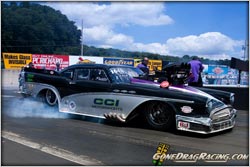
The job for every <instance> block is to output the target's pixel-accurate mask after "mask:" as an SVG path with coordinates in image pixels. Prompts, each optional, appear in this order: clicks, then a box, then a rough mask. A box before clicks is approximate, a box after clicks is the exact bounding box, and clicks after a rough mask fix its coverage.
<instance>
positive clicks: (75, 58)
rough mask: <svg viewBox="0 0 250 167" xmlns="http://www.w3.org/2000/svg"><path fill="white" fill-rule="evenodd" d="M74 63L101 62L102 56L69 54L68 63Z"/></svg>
mask: <svg viewBox="0 0 250 167" xmlns="http://www.w3.org/2000/svg"><path fill="white" fill-rule="evenodd" d="M74 64H103V57H97V56H74V55H70V56H69V65H74Z"/></svg>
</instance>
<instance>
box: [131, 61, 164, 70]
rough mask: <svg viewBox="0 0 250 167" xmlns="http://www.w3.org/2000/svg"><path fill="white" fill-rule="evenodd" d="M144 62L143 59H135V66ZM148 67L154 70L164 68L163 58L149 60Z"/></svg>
mask: <svg viewBox="0 0 250 167" xmlns="http://www.w3.org/2000/svg"><path fill="white" fill-rule="evenodd" d="M141 62H142V59H134V67H137V66H138V64H140V63H141ZM148 68H149V71H154V70H156V69H157V70H162V60H152V59H149V60H148Z"/></svg>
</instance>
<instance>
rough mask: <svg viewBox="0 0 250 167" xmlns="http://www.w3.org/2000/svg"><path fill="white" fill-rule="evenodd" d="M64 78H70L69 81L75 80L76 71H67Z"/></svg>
mask: <svg viewBox="0 0 250 167" xmlns="http://www.w3.org/2000/svg"><path fill="white" fill-rule="evenodd" d="M62 76H64V77H66V78H68V79H71V80H72V79H73V77H74V70H72V69H70V70H66V71H64V72H63V73H62Z"/></svg>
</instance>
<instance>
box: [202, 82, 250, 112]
mask: <svg viewBox="0 0 250 167" xmlns="http://www.w3.org/2000/svg"><path fill="white" fill-rule="evenodd" d="M204 87H206V88H210V89H216V90H222V91H227V92H232V93H234V94H235V96H234V97H235V103H234V107H235V108H236V109H238V110H247V111H248V110H249V87H246V86H244V87H241V86H234V87H233V86H230V87H226V86H221V87H219V86H218V85H216V86H213V85H209V86H204Z"/></svg>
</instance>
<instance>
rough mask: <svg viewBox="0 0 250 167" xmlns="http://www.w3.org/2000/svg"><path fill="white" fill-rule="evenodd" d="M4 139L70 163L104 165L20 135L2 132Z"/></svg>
mask: <svg viewBox="0 0 250 167" xmlns="http://www.w3.org/2000/svg"><path fill="white" fill-rule="evenodd" d="M2 137H3V138H6V139H8V140H11V141H14V142H16V143H19V144H22V145H25V146H27V147H30V148H33V149H36V150H40V151H42V152H45V153H47V154H51V155H53V156H56V157H59V158H63V159H66V160H68V161H71V162H74V163H77V164H80V165H86V166H99V165H104V164H103V163H102V162H101V161H98V160H96V159H93V158H90V157H88V156H85V155H76V154H74V153H72V152H70V151H67V150H64V149H61V148H58V147H55V146H46V145H45V144H39V143H35V142H33V141H30V140H29V139H27V138H24V137H22V136H20V135H18V134H15V133H12V132H7V131H2Z"/></svg>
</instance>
